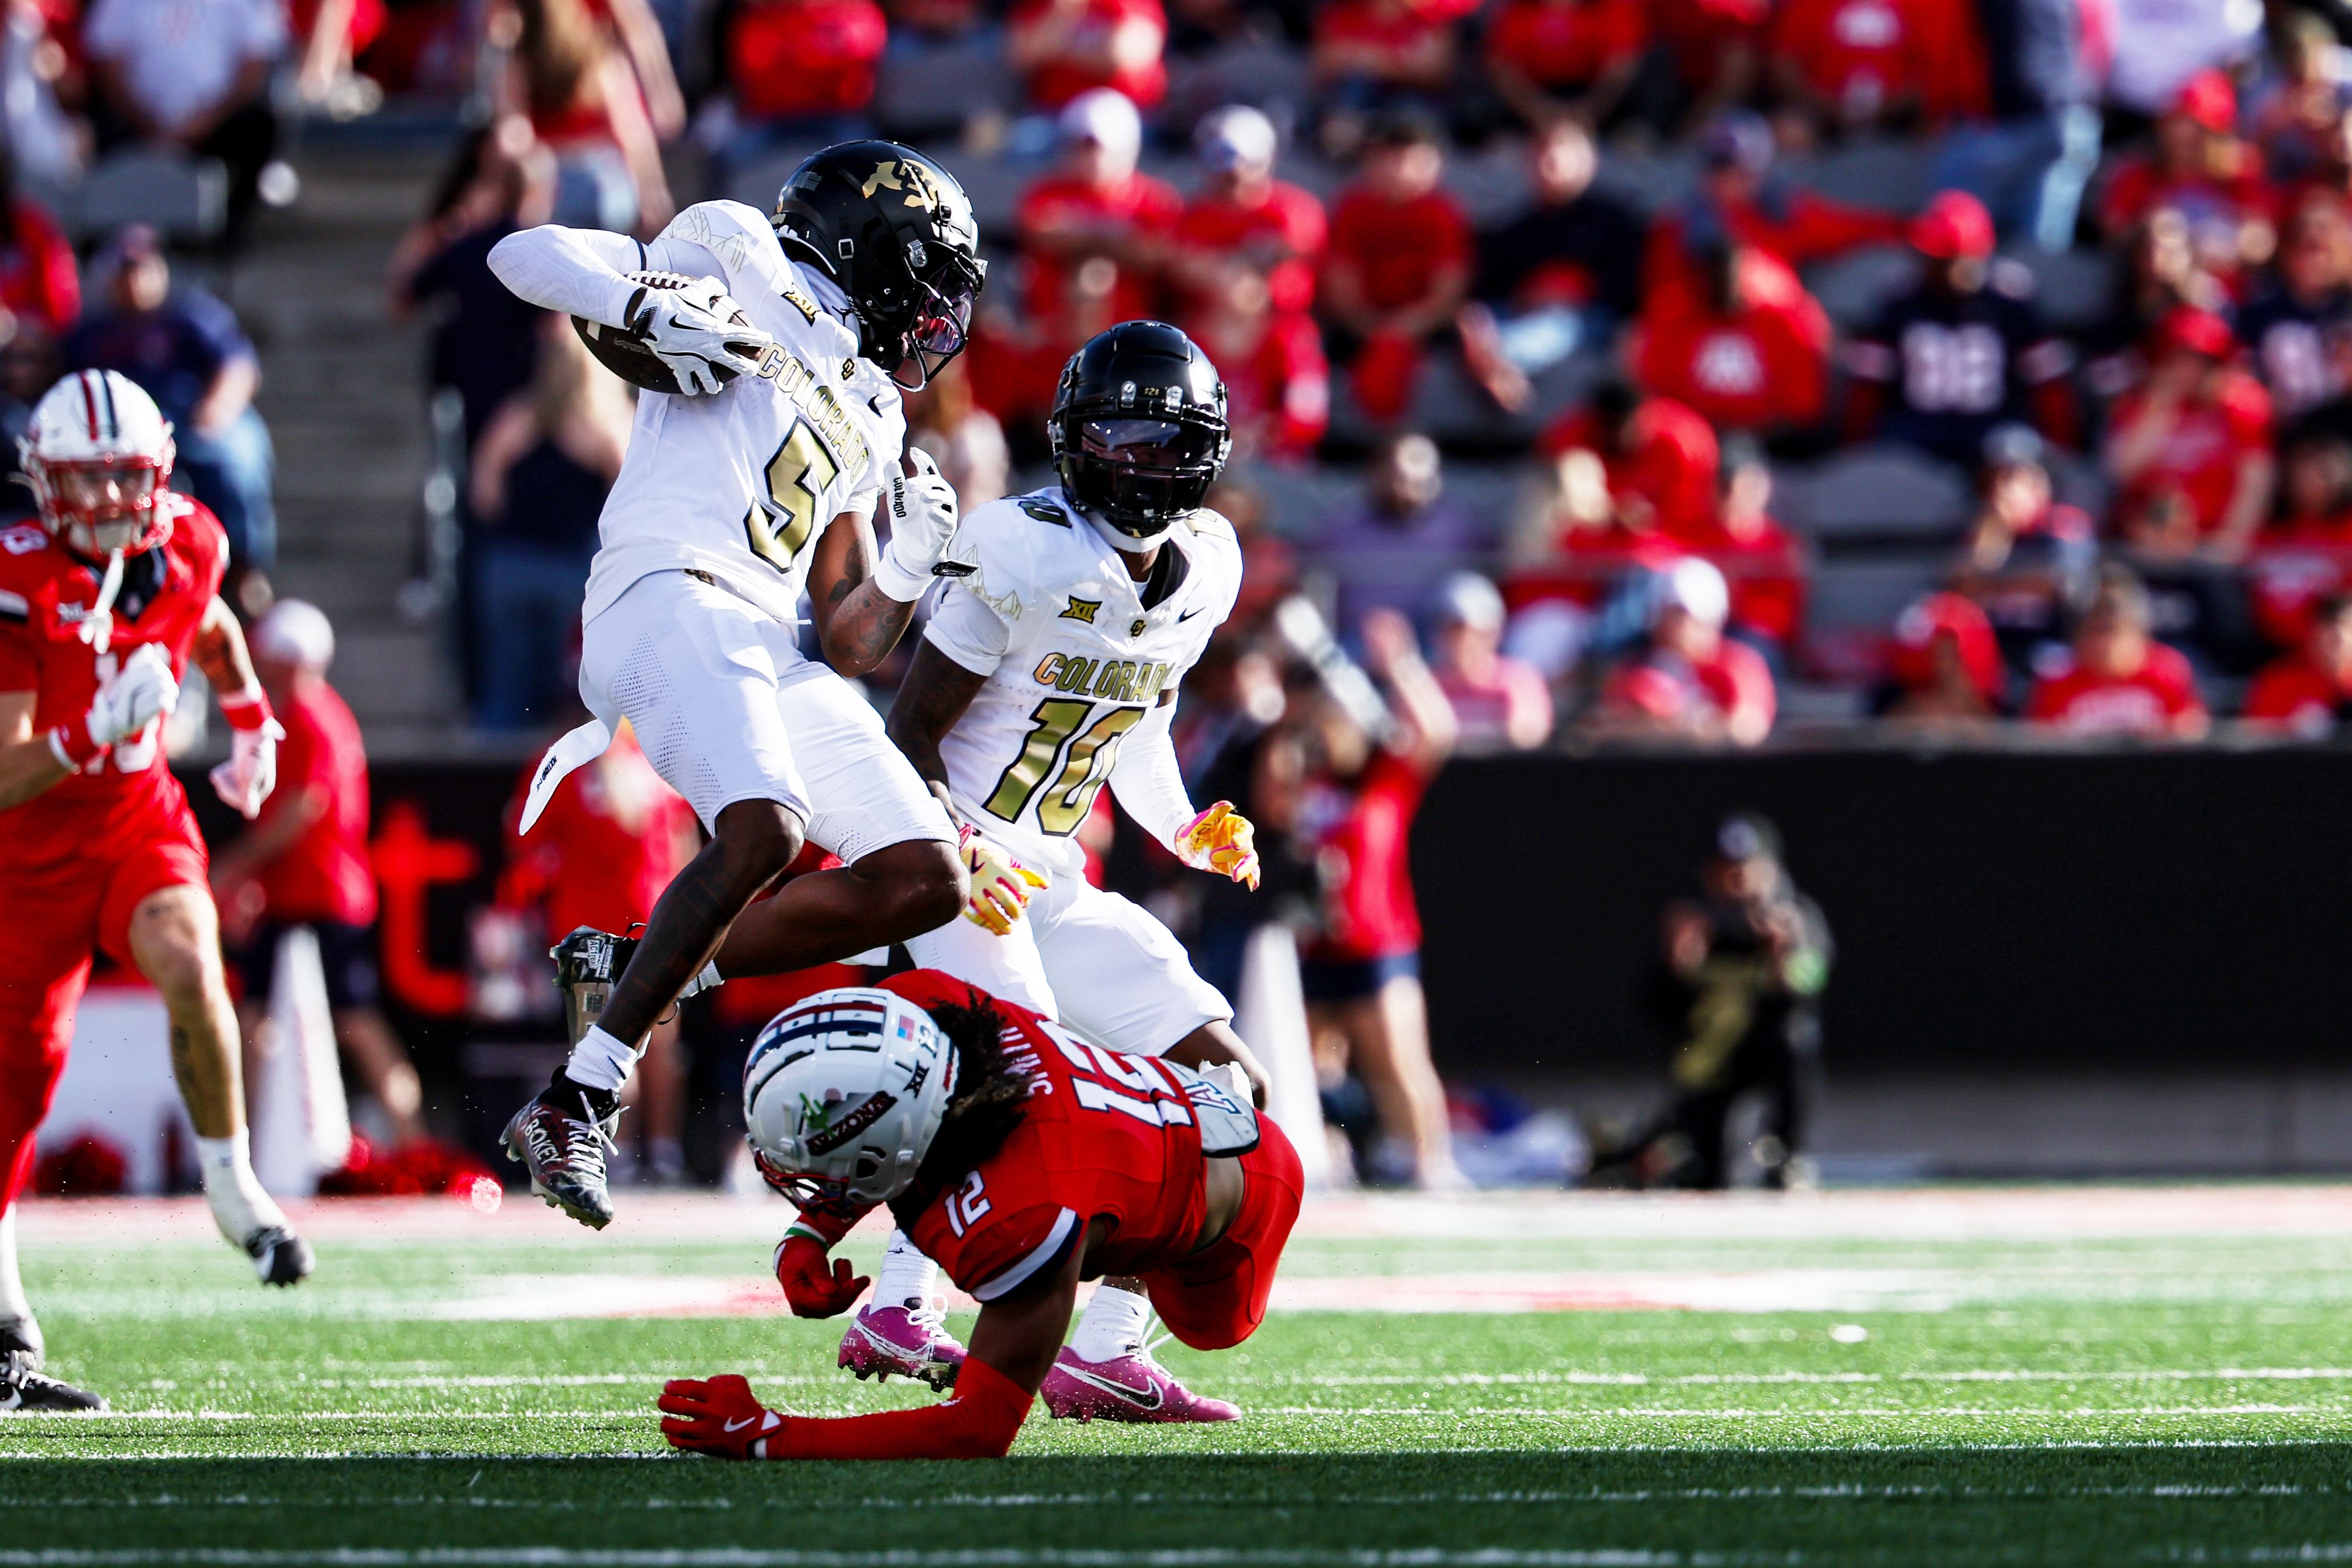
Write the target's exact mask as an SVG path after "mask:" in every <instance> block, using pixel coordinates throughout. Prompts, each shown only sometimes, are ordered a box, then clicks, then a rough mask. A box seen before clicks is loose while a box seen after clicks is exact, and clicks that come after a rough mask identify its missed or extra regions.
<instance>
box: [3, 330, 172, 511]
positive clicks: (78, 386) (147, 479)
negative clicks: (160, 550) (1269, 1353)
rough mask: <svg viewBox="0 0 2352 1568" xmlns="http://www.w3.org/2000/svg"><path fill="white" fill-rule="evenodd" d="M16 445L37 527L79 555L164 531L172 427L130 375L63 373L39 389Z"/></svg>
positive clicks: (93, 372)
mask: <svg viewBox="0 0 2352 1568" xmlns="http://www.w3.org/2000/svg"><path fill="white" fill-rule="evenodd" d="M16 448H17V454H18V457H19V458H20V460H21V461H22V463H23V466H24V469H25V478H26V480H27V481H28V482H29V483H30V484H31V486H32V489H33V498H34V500H37V502H38V503H39V504H40V509H41V524H42V526H43V527H45V528H47V530H48V531H50V532H51V533H53V534H61V535H63V536H64V538H65V542H67V543H68V545H71V546H72V547H73V548H74V549H75V550H78V551H79V552H81V553H82V554H84V555H90V556H104V555H110V554H112V553H114V552H116V551H118V550H120V551H123V552H132V553H135V552H139V551H142V550H150V549H152V548H153V547H154V546H156V545H158V544H161V543H162V542H163V540H164V538H165V537H166V536H167V535H168V533H169V532H170V531H171V513H170V511H169V510H166V509H165V508H164V507H163V505H162V504H161V503H162V501H163V496H164V493H165V490H164V487H165V486H166V485H167V484H168V483H169V482H170V480H171V478H172V459H173V458H174V457H175V456H176V455H177V453H176V449H175V448H174V447H173V445H172V423H171V421H170V420H168V419H166V418H164V417H163V410H162V409H160V408H158V407H156V406H155V400H154V399H153V398H152V397H150V396H148V395H147V394H146V393H145V392H143V391H142V390H141V388H140V386H139V384H138V383H136V382H134V381H132V380H131V378H130V377H128V376H126V375H122V374H119V373H118V372H115V371H110V370H78V371H76V372H74V373H73V374H71V375H68V376H67V377H66V378H65V379H64V380H63V381H60V382H58V384H56V385H55V386H53V387H51V388H49V390H48V391H47V392H46V393H44V394H43V395H42V396H41V401H40V403H39V404H38V405H36V406H35V408H34V409H33V418H32V423H31V424H30V426H27V428H26V431H25V434H24V435H23V436H22V437H19V438H18V440H17V443H16Z"/></svg>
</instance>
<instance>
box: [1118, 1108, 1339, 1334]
mask: <svg viewBox="0 0 2352 1568" xmlns="http://www.w3.org/2000/svg"><path fill="white" fill-rule="evenodd" d="M1257 1125H1258V1134H1259V1136H1258V1145H1257V1147H1256V1148H1255V1149H1253V1150H1251V1151H1250V1152H1248V1153H1246V1154H1244V1155H1243V1156H1242V1181H1243V1190H1242V1209H1241V1213H1239V1214H1237V1215H1234V1223H1233V1224H1232V1225H1231V1226H1227V1227H1226V1229H1225V1234H1224V1235H1223V1236H1221V1237H1217V1239H1216V1240H1215V1241H1214V1242H1213V1243H1212V1244H1211V1245H1210V1247H1208V1248H1207V1250H1205V1251H1202V1252H1196V1253H1194V1254H1193V1255H1192V1257H1190V1258H1185V1259H1184V1260H1183V1261H1182V1262H1181V1263H1176V1264H1172V1265H1171V1266H1170V1267H1168V1268H1160V1269H1154V1270H1153V1271H1152V1272H1151V1273H1150V1274H1147V1275H1145V1276H1144V1277H1143V1285H1144V1289H1146V1290H1148V1291H1150V1295H1151V1307H1152V1310H1154V1311H1156V1312H1158V1313H1159V1314H1160V1321H1161V1322H1163V1323H1165V1324H1167V1325H1168V1331H1169V1332H1170V1333H1171V1334H1174V1335H1175V1336H1176V1337H1177V1338H1178V1339H1180V1340H1181V1341H1183V1342H1185V1343H1186V1344H1188V1345H1191V1346H1192V1348H1193V1349H1194V1350H1196V1351H1222V1350H1229V1349H1231V1348H1232V1347H1233V1346H1234V1345H1237V1344H1239V1343H1241V1342H1243V1341H1244V1340H1245V1339H1247V1338H1249V1337H1250V1335H1252V1334H1254V1333H1255V1332H1256V1331H1257V1326H1258V1325H1259V1324H1260V1323H1262V1322H1264V1321H1265V1303H1266V1299H1267V1298H1268V1297H1269V1296H1271V1295H1273V1294H1274V1270H1275V1266H1276V1264H1278V1263H1280V1262H1281V1261H1282V1247H1283V1244H1284V1243H1285V1242H1286V1241H1288V1240H1289V1239H1290V1227H1291V1226H1293V1225H1295V1224H1297V1220H1298V1195H1299V1193H1300V1192H1301V1190H1303V1189H1304V1188H1305V1186H1306V1185H1307V1178H1306V1174H1305V1173H1303V1172H1302V1171H1301V1170H1300V1169H1299V1165H1298V1151H1297V1150H1296V1149H1294V1148H1292V1147H1291V1146H1290V1140H1289V1139H1288V1138H1287V1137H1286V1136H1284V1134H1283V1131H1282V1129H1281V1128H1279V1127H1276V1125H1275V1124H1274V1121H1273V1119H1272V1118H1270V1117H1264V1116H1261V1117H1260V1118H1259V1119H1258V1124H1257Z"/></svg>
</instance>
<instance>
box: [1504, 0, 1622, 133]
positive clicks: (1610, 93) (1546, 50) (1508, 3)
mask: <svg viewBox="0 0 2352 1568" xmlns="http://www.w3.org/2000/svg"><path fill="white" fill-rule="evenodd" d="M1649 44H1650V20H1649V14H1648V12H1647V10H1646V9H1645V5H1644V0H1504V4H1503V5H1502V7H1501V8H1500V9H1499V10H1497V11H1496V13H1495V15H1494V16H1493V18H1492V20H1490V21H1489V22H1488V23H1487V25H1486V66H1487V70H1488V73H1489V74H1490V75H1491V76H1492V77H1493V79H1494V80H1495V83H1496V88H1497V89H1498V90H1499V91H1500V92H1501V93H1502V94H1503V97H1504V99H1505V100H1506V101H1507V102H1508V103H1510V104H1511V106H1512V107H1513V108H1514V109H1516V110H1518V112H1519V115H1520V117H1521V118H1522V119H1525V120H1528V121H1530V122H1533V123H1538V124H1539V123H1541V122H1542V121H1545V120H1546V119H1548V118H1549V117H1550V116H1551V115H1553V114H1556V113H1558V112H1559V110H1561V109H1562V108H1564V107H1566V106H1567V104H1568V103H1569V102H1570V101H1573V100H1584V101H1583V102H1582V103H1581V104H1580V108H1581V109H1582V110H1583V112H1584V114H1585V115H1586V117H1587V118H1588V119H1589V120H1591V121H1594V122H1596V123H1597V122H1603V121H1607V120H1608V119H1609V118H1610V116H1611V114H1612V112H1613V111H1614V110H1615V109H1616V108H1617V106H1618V104H1619V103H1620V102H1621V101H1622V99H1623V97H1624V93H1625V89H1627V87H1628V86H1630V85H1631V83H1632V81H1633V72H1634V69H1635V68H1636V67H1638V66H1639V65H1640V63H1641V59H1642V56H1643V52H1644V51H1646V50H1647V49H1648V47H1649Z"/></svg>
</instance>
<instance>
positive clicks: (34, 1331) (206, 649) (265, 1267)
mask: <svg viewBox="0 0 2352 1568" xmlns="http://www.w3.org/2000/svg"><path fill="white" fill-rule="evenodd" d="M21 447H22V452H21V455H22V459H23V462H24V468H25V476H26V479H29V480H30V481H31V483H32V488H33V494H34V497H35V498H36V500H37V501H38V503H39V506H40V521H39V522H38V523H31V522H24V523H18V524H16V526H14V527H11V528H7V529H5V530H0V910H5V911H6V914H7V937H6V940H5V942H0V1410H17V1409H47V1410H89V1409H102V1408H104V1407H105V1404H106V1402H105V1401H104V1400H103V1399H101V1398H100V1397H98V1396H97V1395H96V1394H86V1393H84V1392H82V1391H81V1390H79V1389H78V1388H74V1387H72V1386H70V1385H68V1384H64V1383H60V1382H58V1380H57V1379H55V1378H51V1377H48V1376H46V1375H44V1374H43V1373H41V1371H40V1368H41V1363H42V1358H43V1345H42V1341H41V1331H40V1328H39V1326H38V1325H37V1323H36V1322H35V1321H34V1318H33V1310H32V1308H31V1306H30V1305H29V1304H28V1303H27V1301H26V1297H25V1289H24V1285H23V1283H22V1282H21V1280H19V1279H18V1278H17V1272H16V1228H15V1226H14V1224H13V1217H14V1209H15V1205H16V1197H17V1194H19V1193H20V1192H22V1191H23V1190H24V1186H25V1183H26V1179H27V1178H28V1177H29V1176H30V1175H31V1174H32V1170H33V1134H34V1132H35V1131H37V1129H38V1128H39V1126H40V1123H41V1119H42V1117H44V1116H45V1115H47V1112H48V1108H49V1098H50V1095H51V1094H52V1093H53V1092H54V1091H55V1089H56V1088H57V1081H58V1075H59V1074H60V1073H61V1072H63V1071H64V1069H65V1065H66V1050H67V1047H68V1045H69V1044H70V1043H71V1041H72V1039H73V1025H74V1012H75V1009H76V1007H77V1006H78V1005H79V1003H80V1000H81V992H82V986H83V985H84V984H85V983H86V982H87V981H88V980H89V970H90V962H91V959H92V957H93V955H94V954H95V953H97V952H100V951H103V952H106V953H108V954H109V955H110V956H111V957H113V958H115V959H117V960H120V961H121V962H122V963H128V964H130V965H131V966H132V967H133V968H135V969H137V970H138V971H139V973H142V974H143V975H144V976H146V978H147V979H148V980H149V981H150V982H152V984H154V986H155V988H156V990H157V991H159V992H161V993H162V994H163V1005H164V1008H165V1010H166V1011H167V1012H168V1013H169V1014H170V1016H171V1032H172V1070H173V1075H174V1076H175V1077H176V1078H177V1079H179V1083H180V1093H181V1095H182V1097H183V1098H184V1099H185V1100H186V1101H187V1106H188V1116H189V1120H190V1121H192V1122H194V1126H195V1131H196V1147H197V1156H198V1163H199V1165H200V1166H201V1167H202V1170H203V1174H204V1183H205V1197H206V1198H207V1199H209V1200H210V1202H211V1205H212V1211H213V1218H214V1220H215V1223H217V1224H218V1225H219V1226H220V1229H221V1234H222V1235H223V1236H225V1237H227V1238H228V1240H229V1241H230V1242H231V1243H232V1244H233V1245H235V1246H236V1247H239V1248H241V1249H242V1250H243V1251H244V1252H245V1253H246V1254H247V1256H248V1257H249V1258H252V1260H253V1264H254V1268H255V1270H256V1271H257V1273H258V1274H259V1275H260V1277H261V1279H262V1282H263V1283H264V1284H268V1285H291V1284H293V1283H295V1282H296V1281H297V1280H299V1279H302V1278H303V1277H304V1276H305V1275H307V1274H309V1273H310V1268H311V1257H310V1247H309V1246H308V1245H307V1244H306V1243H305V1242H303V1241H302V1239H301V1238H300V1237H297V1236H296V1235H295V1234H294V1233H293V1232H292V1230H290V1229H289V1228H288V1226H287V1224H286V1216H285V1215H284V1214H282V1213H281V1212H279V1210H278V1205H276V1204H274V1203H272V1202H271V1201H270V1198H269V1194H267V1193H265V1192H263V1191H262V1190H261V1184H259V1183H258V1182H257V1181H256V1180H255V1178H254V1174H253V1167H252V1164H251V1163H250V1160H249V1157H248V1154H247V1145H246V1131H245V1114H244V1104H245V1100H244V1093H243V1089H242V1086H241V1084H240V1081H239V1079H240V1068H239V1063H240V1051H241V1048H242V1047H241V1040H240V1037H239V1034H238V1031H237V1023H236V1008H235V1007H234V1006H232V1005H231V1004H230V1002H229V998H228V988H227V984H226V979H225V977H224V975H223V973H222V969H221V957H220V924H219V916H218V914H217V912H216V911H215V910H214V908H213V900H212V893H211V890H210V889H209V888H208V887H207V886H206V882H205V872H206V862H205V841H204V839H203V838H202V837H200V836H199V835H198V834H197V832H196V825H195V819H194V816H191V815H190V814H189V811H188V797H187V795H185V794H184V792H183V791H182V790H181V788H180V784H179V781H178V780H177V779H175V778H173V776H172V771H171V767H170V765H169V763H167V762H166V760H165V758H164V756H163V742H162V735H161V731H162V727H163V721H164V720H165V719H166V718H168V717H169V716H170V714H171V712H172V710H173V706H174V704H175V703H176V702H177V700H178V698H179V694H180V684H179V683H180V676H181V674H182V672H183V671H184V669H185V668H186V667H187V665H188V664H189V663H190V661H192V660H193V661H194V663H195V665H196V666H197V667H198V668H201V669H202V670H203V671H204V672H205V679H207V680H209V681H210V682H211V683H212V686H213V689H214V690H215V692H217V693H218V694H219V697H220V701H221V711H222V712H223V714H224V715H225V716H226V718H227V720H228V722H229V726H230V729H231V731H232V732H233V734H234V737H235V750H234V752H233V754H232V755H231V757H230V760H229V761H227V762H226V763H222V764H221V765H220V766H219V767H217V768H215V769H214V770H213V775H212V779H213V785H214V787H215V789H216V790H217V791H218V792H219V794H220V795H221V798H222V799H224V800H226V802H228V803H229V805H233V806H235V807H236V809H237V810H238V811H240V812H242V813H243V814H244V815H245V816H247V817H251V816H254V815H255V814H256V813H257V812H258V811H259V810H260V809H261V804H262V802H263V801H264V800H266V799H268V795H269V790H270V784H271V782H272V779H273V777H274V775H275V772H276V762H275V758H276V743H277V740H278V736H279V735H280V734H282V733H283V731H281V730H279V729H278V724H277V721H275V720H274V719H272V718H271V717H270V712H269V700H268V698H267V697H266V696H264V695H263V694H262V690H261V686H260V683H259V682H257V680H255V679H254V676H253V666H252V664H251V662H250V661H249V660H248V659H247V657H246V649H245V637H244V636H243V634H242V633H240V632H239V631H238V630H237V625H236V616H233V615H231V614H230V613H229V609H228V606H227V605H225V604H223V603H222V602H221V599H220V584H221V575H222V573H223V572H224V571H225V570H226V567H227V564H228V537H227V535H226V534H225V533H223V532H222V531H221V525H220V523H219V521H217V520H216V519H215V518H214V516H213V514H212V513H211V512H209V511H207V510H205V508H204V507H203V506H201V505H199V504H198V503H197V502H195V501H193V500H189V499H188V498H186V497H185V496H182V495H177V494H175V493H173V491H172V490H171V489H169V488H168V487H169V484H170V481H171V477H172V459H173V443H172V426H170V425H169V424H168V423H166V422H165V420H164V418H163V414H162V413H161V412H160V411H159V410H158V409H157V408H156V406H155V404H154V400H153V399H152V398H150V397H149V396H148V395H146V394H145V393H144V392H142V391H141V390H140V389H139V388H138V386H137V385H136V384H133V383H131V381H129V380H127V379H125V378H124V377H122V376H121V375H118V374H115V373H114V372H112V371H89V370H86V371H79V372H76V373H75V374H72V375H69V376H68V377H66V378H65V379H64V380H63V381H61V382H59V383H58V384H57V385H56V386H54V387H51V388H50V389H49V391H48V392H47V394H46V395H44V396H43V397H42V399H41V401H40V403H39V405H37V406H36V407H35V409H34V410H33V417H32V423H31V426H30V427H29V428H28V430H27V431H26V435H25V437H24V438H23V441H22V443H21Z"/></svg>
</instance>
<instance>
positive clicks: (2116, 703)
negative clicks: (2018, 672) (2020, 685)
mask: <svg viewBox="0 0 2352 1568" xmlns="http://www.w3.org/2000/svg"><path fill="white" fill-rule="evenodd" d="M2203 711H2205V700H2204V699H2203V698H2201V697H2200V696H2198V695H2197V678H2196V676H2195V675H2194V674H2192V673H2191V672H2190V670H2189V660H2188V659H2187V658H2183V657H2182V656H2181V654H2180V651H2179V649H2177V648H2169V647H2165V646H2164V645H2163V644H2162V643H2155V644H2152V645H2150V647H2148V650H2147V663H2146V664H2144V665H2142V666H2140V668H2139V673H2137V675H2132V676H2127V677H2125V678H2124V679H2120V680H2110V679H2105V678H2104V677H2102V676H2097V675H2094V674H2092V673H2091V672H2090V671H2089V670H2087V669H2084V668H2083V667H2082V666H2081V665H2078V664H2075V663H2074V662H2072V661H2071V660H2070V661H2069V662H2068V663H2067V664H2065V665H2064V666H2063V667H2062V668H2060V669H2058V670H2057V671H2056V672H2055V673H2054V674H2051V675H2047V676H2044V677H2042V679H2040V680H2038V681H2036V682H2035V683H2034V686H2033V694H2032V697H2031V698H2029V699H2028V700H2027V701H2026V705H2025V716H2026V717H2027V718H2028V719H2031V720H2032V721H2034V722H2036V723H2041V724H2048V725H2051V726H2053V728H2056V729H2059V730H2063V731H2065V732H2066V733H2068V734H2070V735H2149V736H2160V735H2168V734H2170V733H2172V727H2173V723H2174V721H2177V720H2179V719H2180V718H2182V717H2184V716H2185V715H2188V714H2191V713H2202V712H2203Z"/></svg>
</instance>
